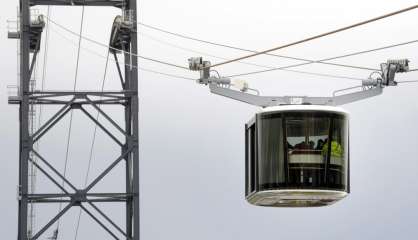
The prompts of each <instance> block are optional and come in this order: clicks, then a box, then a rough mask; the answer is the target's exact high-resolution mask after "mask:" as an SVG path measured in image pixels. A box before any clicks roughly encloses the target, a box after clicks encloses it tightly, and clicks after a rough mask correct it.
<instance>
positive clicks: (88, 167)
mask: <svg viewBox="0 0 418 240" xmlns="http://www.w3.org/2000/svg"><path fill="white" fill-rule="evenodd" d="M109 55H110V51H107V57H106V65H105V70H104V76H103V80H102V83H101V90H100V91H101V92H102V93H103V91H104V86H105V82H106V74H107V67H108V64H109ZM101 99H102V97H100V100H101ZM99 107H100V105H99ZM99 117H100V112H97V115H96V121H98V120H99ZM96 134H97V124H95V125H94V130H93V138H92V141H91V146H90V154H89V161H88V164H87V172H86V176H85V178H84V188H85V187H87V183H88V182H87V181H88V179H89V174H90V169H91V162H92V159H93V151H94V144H95V142H96ZM80 221H81V208H80V209H79V212H78V219H77V225H76V229H75V236H74V240H77V237H78V229H79V227H80Z"/></svg>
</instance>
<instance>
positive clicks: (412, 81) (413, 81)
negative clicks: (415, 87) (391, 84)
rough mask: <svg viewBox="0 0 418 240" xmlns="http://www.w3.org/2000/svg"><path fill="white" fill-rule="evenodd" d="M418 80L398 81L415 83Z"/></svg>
mask: <svg viewBox="0 0 418 240" xmlns="http://www.w3.org/2000/svg"><path fill="white" fill-rule="evenodd" d="M415 82H418V80H411V81H399V82H397V83H415Z"/></svg>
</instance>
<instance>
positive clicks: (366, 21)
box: [211, 4, 418, 68]
mask: <svg viewBox="0 0 418 240" xmlns="http://www.w3.org/2000/svg"><path fill="white" fill-rule="evenodd" d="M416 8H418V4H416V5H413V6H411V7H407V8H404V9H401V10H398V11H395V12H391V13H388V14H384V15H381V16H378V17H375V18H372V19H369V20H365V21H361V22H358V23H355V24H352V25H349V26H346V27H342V28H338V29H336V30H332V31H329V32H326V33H322V34H318V35H315V36H313V37H308V38H305V39H302V40H299V41H296V42H292V43H288V44H284V45H281V46H278V47H274V48H271V49H267V50H264V51H261V52H257V53H253V54H249V55H246V56H242V57H239V58H235V59H231V60H228V61H225V62H220V63H216V64H214V65H212V66H211V67H212V68H213V67H218V66H222V65H225V64H228V63H232V62H236V61H240V60H243V59H247V58H251V57H255V56H258V55H262V54H265V53H269V52H273V51H276V50H279V49H284V48H287V47H290V46H295V45H299V44H301V43H305V42H309V41H312V40H315V39H319V38H322V37H325V36H329V35H332V34H335V33H339V32H343V31H346V30H349V29H352V28H355V27H359V26H362V25H365V24H368V23H372V22H376V21H378V20H381V19H384V18H388V17H391V16H395V15H398V14H401V13H404V12H407V11H411V10H413V9H416Z"/></svg>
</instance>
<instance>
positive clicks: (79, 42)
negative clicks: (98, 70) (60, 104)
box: [48, 6, 85, 238]
mask: <svg viewBox="0 0 418 240" xmlns="http://www.w3.org/2000/svg"><path fill="white" fill-rule="evenodd" d="M84 10H85V9H84V6H82V9H81V23H80V34H79V35H80V37H79V39H78V50H77V60H76V69H75V76H74V86H73V91H75V90H76V87H77V79H78V70H79V63H80V50H81V41H82V38H81V36H82V33H83V25H84ZM48 19H49V18H48ZM72 123H73V111H71V113H70V125H69V127H68V134H67V145H66V152H65V162H64V173H63V175H64V178H65V177H66V174H67V166H68V159H69V149H70V141H71V129H72ZM62 186H63V187H64V186H65V182H64V181H63V182H62ZM61 209H62V203H60V204H59V210H60V211H61ZM59 227H60V219H58V220H57V228H56V230H55V231H56V234H57V238H58V233H59Z"/></svg>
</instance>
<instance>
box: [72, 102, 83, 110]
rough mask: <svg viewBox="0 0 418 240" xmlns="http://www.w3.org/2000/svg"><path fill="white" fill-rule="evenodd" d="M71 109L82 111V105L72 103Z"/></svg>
mask: <svg viewBox="0 0 418 240" xmlns="http://www.w3.org/2000/svg"><path fill="white" fill-rule="evenodd" d="M71 109H81V103H71Z"/></svg>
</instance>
